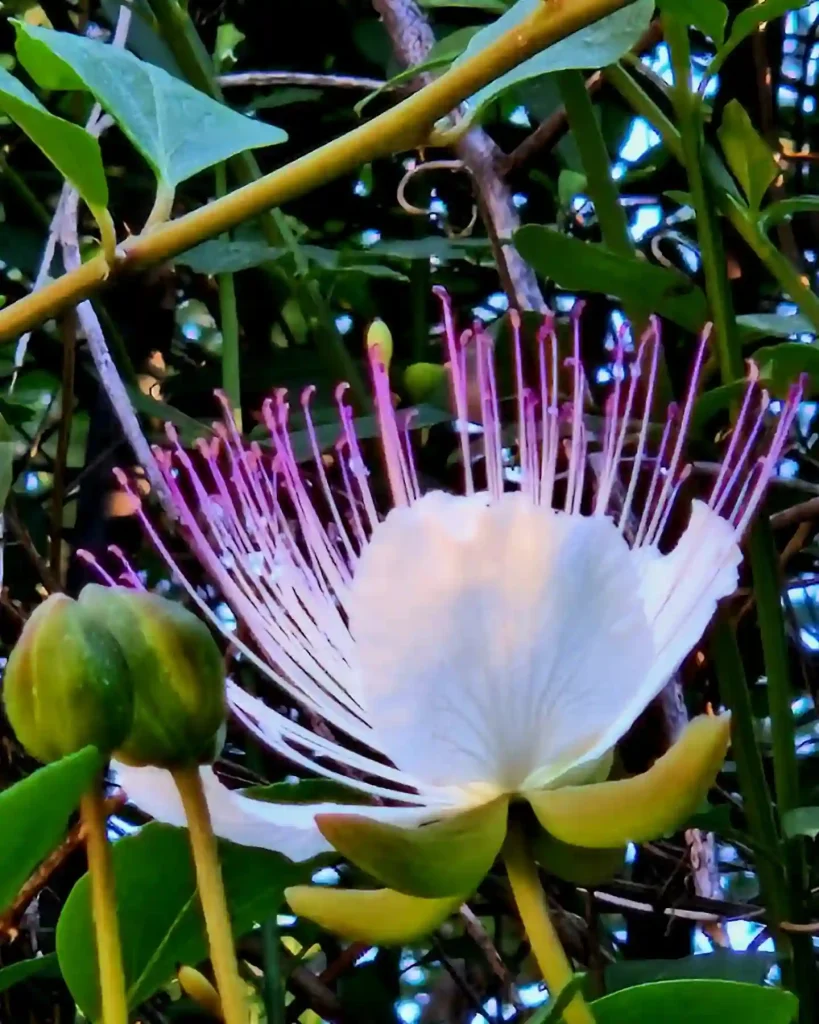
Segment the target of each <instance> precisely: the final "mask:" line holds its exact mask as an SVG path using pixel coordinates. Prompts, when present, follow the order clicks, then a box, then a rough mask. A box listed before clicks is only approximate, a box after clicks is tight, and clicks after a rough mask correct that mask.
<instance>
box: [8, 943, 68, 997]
mask: <svg viewBox="0 0 819 1024" xmlns="http://www.w3.org/2000/svg"><path fill="white" fill-rule="evenodd" d="M59 976H60V967H59V965H58V963H57V954H56V953H48V954H47V955H46V956H36V957H33V958H32V959H31V960H21V961H20V963H19V964H10V965H9V966H8V967H3V968H2V969H0V992H5V991H6V990H7V989H10V988H11V987H12V985H19V984H20V982H21V981H28V980H29V978H59Z"/></svg>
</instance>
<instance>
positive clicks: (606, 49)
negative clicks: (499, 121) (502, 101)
mask: <svg viewBox="0 0 819 1024" xmlns="http://www.w3.org/2000/svg"><path fill="white" fill-rule="evenodd" d="M542 3H543V0H517V3H516V4H514V5H513V6H512V7H511V8H510V9H509V10H508V11H507V12H506V13H505V14H503V15H502V16H501V17H500V18H498V19H497V21H494V22H492V24H491V25H487V26H486V27H485V28H482V29H481V31H480V32H478V33H477V34H476V35H475V36H474V37H473V38H472V40H471V41H470V43H469V45H468V46H467V48H466V49H465V50H464V52H463V54H462V55H461V57H459V58H458V61H457V62H456V63H457V64H460V63H462V62H463V61H467V60H471V59H472V57H475V56H476V55H477V54H479V53H480V52H481V50H484V49H485V48H486V47H487V46H489V45H490V44H492V43H494V42H495V41H496V40H497V39H498V38H499V37H500V36H502V35H503V34H504V33H505V32H508V31H510V30H512V29H514V28H515V26H516V25H518V24H519V23H520V22H521V21H523V20H524V19H525V18H527V17H528V16H529V15H530V14H532V12H533V11H536V10H537V9H538V8H539V7H540V6H541V5H542ZM653 13H654V0H635V2H634V3H630V4H629V5H628V6H627V7H624V8H622V10H619V11H615V12H614V13H613V14H610V15H608V17H606V18H601V19H600V20H599V21H596V22H594V23H593V24H591V25H588V26H586V28H583V29H581V30H580V31H579V32H574V33H572V35H570V36H567V37H566V38H565V39H561V40H560V41H559V42H557V43H554V44H553V45H552V46H547V47H546V49H545V50H541V52H540V53H538V54H536V56H534V57H530V58H529V60H525V61H524V62H523V63H522V64H519V65H518V66H517V67H516V68H513V69H512V70H511V71H507V72H506V74H505V75H501V76H500V78H496V79H495V81H494V82H491V83H490V84H489V85H486V86H484V87H483V88H482V89H480V90H479V91H478V92H476V93H475V95H474V96H472V97H471V98H470V99H469V101H468V102H469V105H470V106H471V107H473V108H474V109H475V110H478V109H480V108H481V107H483V106H485V105H486V104H487V103H491V102H492V100H493V99H495V97H496V96H498V95H499V94H500V93H502V92H503V91H504V89H508V88H510V87H511V86H513V85H519V84H520V83H521V82H525V81H526V80H527V79H529V78H538V77H539V76H540V75H545V74H548V73H549V72H552V71H565V70H567V69H569V68H600V67H604V66H605V65H606V64H613V63H614V62H615V61H616V60H619V59H620V57H622V56H623V54H624V53H627V52H628V51H629V50H630V49H631V48H632V47H633V46H634V45H635V43H636V42H637V41H638V39H639V38H640V36H641V35H642V34H643V33H644V32H645V30H646V29H647V28H648V26H649V23H650V21H651V16H652V14H653Z"/></svg>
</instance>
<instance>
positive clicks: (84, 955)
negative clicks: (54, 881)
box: [57, 824, 311, 1020]
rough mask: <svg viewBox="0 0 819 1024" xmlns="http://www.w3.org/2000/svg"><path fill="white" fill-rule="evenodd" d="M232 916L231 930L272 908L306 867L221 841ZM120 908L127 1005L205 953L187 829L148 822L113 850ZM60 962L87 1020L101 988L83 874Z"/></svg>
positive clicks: (62, 924)
mask: <svg viewBox="0 0 819 1024" xmlns="http://www.w3.org/2000/svg"><path fill="white" fill-rule="evenodd" d="M219 851H220V860H221V865H222V875H223V877H224V880H225V888H226V890H227V896H228V904H229V907H230V916H231V921H232V923H233V930H234V934H235V935H236V936H240V935H243V934H245V933H247V932H248V931H250V929H251V928H252V927H253V925H254V924H255V923H256V922H257V921H261V920H264V918H266V917H269V916H270V915H271V914H275V913H276V912H277V910H278V908H279V907H280V905H281V902H282V898H283V892H284V888H285V886H287V885H290V884H292V883H293V882H294V881H297V880H300V879H302V878H304V877H309V873H310V870H311V868H310V867H309V866H306V865H294V864H291V863H290V862H289V861H288V860H286V858H284V857H282V856H280V855H279V854H275V853H270V852H268V851H266V850H256V849H252V848H250V847H247V846H236V845H234V844H233V843H226V842H221V843H220V844H219ZM112 857H113V862H114V875H115V878H116V890H117V912H118V914H119V917H120V920H121V921H122V922H123V923H124V926H123V928H122V947H123V962H124V965H125V980H126V985H127V991H128V1003H129V1006H132V1007H136V1006H138V1005H139V1004H140V1003H142V1002H144V1001H145V1000H146V999H148V998H149V997H150V996H151V995H153V994H154V992H156V991H158V989H160V988H161V987H162V986H163V985H165V984H167V982H168V981H170V980H171V979H172V978H173V977H174V975H175V973H176V969H177V967H178V965H179V964H180V963H184V964H190V965H195V964H198V963H200V962H201V961H202V960H204V959H205V958H206V957H207V950H208V945H207V940H206V938H205V930H204V923H203V920H202V914H201V910H200V907H199V900H198V897H197V894H196V878H195V875H194V870H193V865H192V862H191V856H190V848H189V846H188V836H187V832H186V831H185V830H184V829H177V828H172V827H171V826H169V825H159V824H150V825H146V826H145V827H144V828H143V829H142V831H141V832H139V833H138V834H137V835H134V836H128V837H127V838H125V839H121V840H120V841H119V842H117V843H116V844H115V845H114V847H113V849H112ZM57 955H58V956H59V960H60V969H61V970H62V973H63V977H64V978H65V981H66V984H67V985H68V987H69V989H70V990H71V994H72V995H73V997H74V998H75V999H76V1001H77V1004H78V1005H79V1007H80V1009H81V1010H82V1011H83V1013H85V1015H86V1016H88V1017H90V1018H91V1019H92V1020H94V1019H96V1018H97V1016H98V1012H99V989H98V984H97V964H96V954H95V947H94V934H93V927H92V922H91V907H90V902H89V885H88V876H87V875H85V876H84V877H83V878H81V879H80V881H79V882H78V883H77V884H76V885H75V886H74V888H73V889H72V891H71V894H70V895H69V897H68V900H67V902H66V904H65V907H64V908H63V912H62V914H61V916H60V920H59V922H58V925H57Z"/></svg>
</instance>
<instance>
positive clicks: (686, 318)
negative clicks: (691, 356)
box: [513, 224, 708, 331]
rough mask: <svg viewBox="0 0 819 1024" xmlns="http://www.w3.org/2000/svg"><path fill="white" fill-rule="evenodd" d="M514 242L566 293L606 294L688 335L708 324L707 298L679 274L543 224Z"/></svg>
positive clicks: (528, 227)
mask: <svg viewBox="0 0 819 1024" xmlns="http://www.w3.org/2000/svg"><path fill="white" fill-rule="evenodd" d="M513 241H514V243H515V248H516V249H517V250H518V252H519V253H520V254H521V256H523V258H524V259H525V260H526V261H527V263H530V264H531V265H532V266H533V267H534V269H535V270H536V271H537V273H539V274H541V275H542V276H543V277H546V278H551V279H552V280H553V281H554V282H555V283H556V284H558V285H559V286H560V287H561V288H566V289H567V290H568V291H571V292H605V293H606V294H608V295H614V296H615V297H616V298H618V299H621V300H622V301H623V302H627V303H632V304H633V305H634V306H635V308H637V309H639V310H641V311H644V312H646V313H651V312H657V313H660V314H661V315H662V316H665V317H668V319H669V320H673V321H674V322H675V323H678V324H680V326H682V327H686V328H688V330H690V331H699V330H700V329H701V328H702V326H703V324H704V323H705V322H706V320H707V319H708V306H707V303H706V300H705V295H704V294H703V292H702V291H701V290H700V289H699V288H698V287H697V286H696V285H695V284H693V283H692V282H691V281H690V280H689V279H688V278H687V277H686V276H685V275H684V274H682V273H680V272H679V271H677V270H672V269H671V268H668V267H657V266H654V265H653V264H651V263H648V262H647V261H646V260H644V259H640V258H638V257H634V258H628V257H625V256H621V255H618V254H616V253H613V252H612V251H611V250H610V249H607V248H605V246H603V245H597V244H595V243H592V242H581V241H580V240H579V239H577V238H570V237H569V236H568V235H563V234H560V232H558V231H555V230H554V229H552V228H548V227H545V226H543V225H539V224H528V225H526V227H522V228H520V229H519V230H518V231H516V232H515V234H514V237H513Z"/></svg>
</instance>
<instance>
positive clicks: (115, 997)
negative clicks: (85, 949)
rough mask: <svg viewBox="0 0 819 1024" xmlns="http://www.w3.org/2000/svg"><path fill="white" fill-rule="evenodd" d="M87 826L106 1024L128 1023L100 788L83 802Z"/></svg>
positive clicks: (82, 808) (113, 888)
mask: <svg viewBox="0 0 819 1024" xmlns="http://www.w3.org/2000/svg"><path fill="white" fill-rule="evenodd" d="M80 813H81V814H82V822H83V826H84V829H85V849H86V855H87V857H88V876H89V879H90V882H91V909H92V913H93V917H94V933H95V936H96V943H97V962H98V964H99V972H100V994H101V1001H102V1022H103V1024H128V996H127V994H126V991H125V975H124V973H123V970H122V947H121V946H120V941H119V923H118V921H117V898H116V890H115V886H114V870H113V867H112V865H111V849H110V847H109V845H108V836H107V834H106V829H105V823H106V814H105V805H104V802H103V798H102V794H101V792H100V791H99V789H97V788H95V789H94V790H93V791H91V792H89V793H86V795H85V796H84V797H83V798H82V800H81V802H80Z"/></svg>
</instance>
